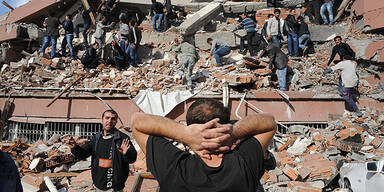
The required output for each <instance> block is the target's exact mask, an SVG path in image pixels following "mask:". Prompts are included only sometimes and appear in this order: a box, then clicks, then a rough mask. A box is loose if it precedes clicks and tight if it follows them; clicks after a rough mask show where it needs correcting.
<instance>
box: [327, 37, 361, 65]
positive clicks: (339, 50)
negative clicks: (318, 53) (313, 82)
mask: <svg viewBox="0 0 384 192" xmlns="http://www.w3.org/2000/svg"><path fill="white" fill-rule="evenodd" d="M334 41H335V44H336V45H335V46H334V47H333V48H332V54H331V57H330V58H329V61H328V65H329V64H331V63H332V61H333V59H335V56H336V54H339V56H340V60H341V61H342V60H343V57H344V55H349V56H352V59H355V56H356V53H355V52H354V51H353V50H352V49H351V47H350V46H349V45H348V44H346V43H343V42H341V41H342V39H341V37H340V36H336V37H335V38H334Z"/></svg>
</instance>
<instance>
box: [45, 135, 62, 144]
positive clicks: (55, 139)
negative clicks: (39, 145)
mask: <svg viewBox="0 0 384 192" xmlns="http://www.w3.org/2000/svg"><path fill="white" fill-rule="evenodd" d="M59 140H60V135H59V134H54V135H52V137H51V138H49V140H48V141H47V144H48V145H53V144H55V143H57V142H58V141H59Z"/></svg>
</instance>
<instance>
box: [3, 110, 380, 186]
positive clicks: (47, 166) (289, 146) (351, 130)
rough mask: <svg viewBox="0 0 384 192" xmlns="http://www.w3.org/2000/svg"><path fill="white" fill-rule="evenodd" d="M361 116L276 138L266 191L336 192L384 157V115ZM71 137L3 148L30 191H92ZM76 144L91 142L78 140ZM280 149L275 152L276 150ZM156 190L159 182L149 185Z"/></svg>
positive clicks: (138, 165) (140, 164)
mask: <svg viewBox="0 0 384 192" xmlns="http://www.w3.org/2000/svg"><path fill="white" fill-rule="evenodd" d="M363 113H364V115H363V116H362V117H356V116H354V114H352V113H345V114H343V115H342V116H331V117H330V118H329V122H328V127H327V128H325V129H315V128H312V127H307V126H303V125H294V126H291V127H290V128H289V130H287V132H286V133H277V134H276V135H275V139H274V144H273V145H272V146H273V149H272V150H271V151H272V153H273V154H274V156H275V158H276V161H277V167H276V169H274V170H271V171H266V172H265V174H264V175H263V177H262V178H261V184H263V186H264V189H265V190H266V191H276V192H280V191H319V192H321V191H323V190H325V191H338V190H339V184H338V179H339V177H338V171H339V169H340V167H341V166H342V164H343V163H347V162H366V161H378V160H381V159H383V158H384V144H383V137H382V135H383V134H384V113H383V112H382V111H374V110H372V111H371V110H369V109H365V111H363ZM70 137H72V136H70V135H63V136H61V135H54V136H52V137H51V138H50V139H49V140H48V141H47V142H42V141H38V142H35V143H33V144H25V143H24V140H23V139H19V140H17V141H15V143H14V144H12V145H11V146H6V145H0V147H1V150H2V151H4V152H8V153H9V154H11V155H12V157H13V158H14V159H15V162H16V165H17V166H18V167H19V171H20V176H21V177H22V182H23V185H28V186H29V187H28V189H31V190H32V189H40V190H42V191H44V190H46V186H45V183H44V182H43V177H44V176H48V177H50V178H51V180H52V181H53V183H54V184H55V186H56V188H57V189H60V188H66V189H68V191H88V190H94V188H93V187H92V179H91V173H90V166H91V161H90V158H88V159H87V160H79V159H76V158H75V157H73V156H72V154H71V153H70V149H69V147H68V146H66V145H65V144H67V143H68V142H69V139H70ZM74 139H75V141H76V143H77V144H79V145H81V144H84V143H85V142H87V141H88V140H87V139H81V138H79V137H76V136H75V137H74ZM275 151H276V152H275ZM130 170H131V176H130V177H129V179H128V181H127V183H126V185H127V186H126V188H125V190H124V191H129V190H130V189H131V188H132V183H133V178H134V175H136V174H138V173H139V172H146V171H147V168H146V163H145V155H144V154H143V152H142V151H139V154H138V158H137V161H136V162H135V163H134V164H132V166H131V169H130ZM145 187H146V190H148V191H155V190H156V187H157V183H156V182H155V181H152V182H151V183H147V184H146V186H145Z"/></svg>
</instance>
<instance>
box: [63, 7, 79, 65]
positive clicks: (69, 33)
mask: <svg viewBox="0 0 384 192" xmlns="http://www.w3.org/2000/svg"><path fill="white" fill-rule="evenodd" d="M63 28H64V30H65V37H64V38H63V41H62V42H61V54H62V56H63V57H65V55H66V50H65V49H66V46H67V45H68V48H69V52H70V54H71V57H72V58H76V56H75V52H74V50H73V45H72V40H73V23H72V19H71V15H67V16H65V21H64V22H63Z"/></svg>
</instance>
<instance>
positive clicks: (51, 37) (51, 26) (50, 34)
mask: <svg viewBox="0 0 384 192" xmlns="http://www.w3.org/2000/svg"><path fill="white" fill-rule="evenodd" d="M59 25H60V23H59V19H57V17H54V16H53V12H51V13H49V16H48V18H47V19H45V21H44V23H43V26H44V27H46V28H47V31H46V35H45V36H44V40H43V45H42V47H41V50H40V55H43V54H44V53H45V49H46V48H47V47H48V46H49V42H51V46H52V48H51V56H50V58H51V59H53V58H54V57H55V54H56V43H57V38H58V37H59Z"/></svg>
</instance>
